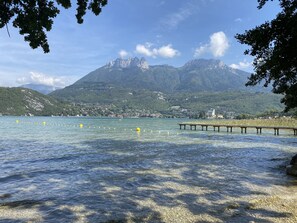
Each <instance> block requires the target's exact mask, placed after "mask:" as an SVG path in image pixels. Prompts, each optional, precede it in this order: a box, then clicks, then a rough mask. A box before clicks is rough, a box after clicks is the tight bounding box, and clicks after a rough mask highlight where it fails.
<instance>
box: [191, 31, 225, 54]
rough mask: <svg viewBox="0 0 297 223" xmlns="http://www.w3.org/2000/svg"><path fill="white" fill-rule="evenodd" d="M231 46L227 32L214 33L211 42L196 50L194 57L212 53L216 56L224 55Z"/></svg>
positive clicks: (210, 38)
mask: <svg viewBox="0 0 297 223" xmlns="http://www.w3.org/2000/svg"><path fill="white" fill-rule="evenodd" d="M229 47H230V45H229V40H228V38H227V36H226V34H225V33H224V32H222V31H220V32H216V33H213V34H212V35H210V37H209V43H206V44H203V45H201V46H200V47H198V48H197V49H196V50H195V54H194V57H199V56H201V55H203V54H206V53H211V54H212V55H213V56H214V57H222V56H224V55H225V53H226V51H227V50H228V48H229Z"/></svg>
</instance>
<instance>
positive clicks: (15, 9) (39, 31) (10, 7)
mask: <svg viewBox="0 0 297 223" xmlns="http://www.w3.org/2000/svg"><path fill="white" fill-rule="evenodd" d="M107 1H108V0H77V8H76V11H77V13H76V19H77V22H78V23H79V24H81V23H83V21H84V20H83V17H84V15H85V14H86V11H87V10H91V11H92V12H93V13H94V14H95V15H99V14H100V13H101V9H102V7H103V6H105V5H106V4H107ZM59 6H60V7H63V8H65V9H68V8H70V7H71V6H72V4H71V0H1V1H0V28H3V27H5V26H6V27H7V24H8V23H9V22H10V21H11V20H12V21H13V22H12V24H13V26H14V27H15V28H18V29H19V33H20V34H21V35H24V39H25V41H28V42H29V45H30V46H31V47H32V48H33V49H35V48H37V47H42V49H43V51H44V52H45V53H48V52H49V44H48V40H47V35H46V32H48V31H50V30H51V29H52V25H53V19H54V18H55V17H56V16H57V15H58V14H59V13H60V10H59V8H58V7H59Z"/></svg>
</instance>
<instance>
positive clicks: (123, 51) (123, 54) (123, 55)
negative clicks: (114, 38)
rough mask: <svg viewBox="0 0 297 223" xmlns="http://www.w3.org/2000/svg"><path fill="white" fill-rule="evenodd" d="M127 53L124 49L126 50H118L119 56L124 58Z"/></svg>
mask: <svg viewBox="0 0 297 223" xmlns="http://www.w3.org/2000/svg"><path fill="white" fill-rule="evenodd" d="M128 55H129V53H128V52H127V51H126V50H120V51H119V56H120V57H121V58H124V57H126V56H128Z"/></svg>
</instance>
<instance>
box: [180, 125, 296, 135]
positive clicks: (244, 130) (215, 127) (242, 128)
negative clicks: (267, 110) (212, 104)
mask: <svg viewBox="0 0 297 223" xmlns="http://www.w3.org/2000/svg"><path fill="white" fill-rule="evenodd" d="M187 126H188V127H189V129H190V130H197V127H200V128H201V130H202V131H204V130H205V131H208V129H209V127H212V129H213V131H218V132H220V130H221V128H225V129H226V131H227V132H232V131H233V128H240V131H241V133H242V134H243V133H245V134H246V133H247V129H256V132H257V134H262V129H271V130H272V129H273V130H274V135H279V132H280V130H289V131H290V130H292V131H293V133H294V135H295V136H297V127H280V126H249V125H229V124H211V123H209V124H205V123H179V128H180V129H184V130H186V129H187Z"/></svg>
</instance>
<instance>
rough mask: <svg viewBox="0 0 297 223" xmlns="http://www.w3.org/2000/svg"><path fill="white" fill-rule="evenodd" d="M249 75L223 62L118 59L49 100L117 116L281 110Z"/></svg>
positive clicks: (273, 99) (276, 100)
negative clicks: (109, 110)
mask: <svg viewBox="0 0 297 223" xmlns="http://www.w3.org/2000/svg"><path fill="white" fill-rule="evenodd" d="M248 76H249V73H247V72H244V71H241V70H237V69H233V68H230V67H228V66H227V65H225V64H224V63H223V62H221V61H219V60H205V59H199V60H192V61H189V62H187V63H186V64H185V65H183V66H182V67H178V68H176V67H173V66H169V65H154V66H150V65H148V63H147V62H146V61H145V59H144V58H141V59H139V58H137V57H136V58H130V59H116V60H114V61H111V62H109V63H107V64H106V65H105V66H103V67H100V68H98V69H96V70H94V71H92V72H90V73H89V74H87V75H86V76H84V77H83V78H81V79H80V80H78V81H77V82H75V83H74V84H73V85H70V86H68V87H66V88H64V89H61V90H57V91H54V92H52V93H51V94H50V96H53V97H55V98H57V99H60V100H64V101H68V102H75V103H84V104H93V105H100V106H102V105H103V106H111V107H112V108H113V111H115V112H117V113H123V112H126V111H127V110H129V111H131V110H133V111H135V110H138V109H142V110H145V111H148V112H160V113H162V114H168V113H171V110H170V109H171V107H175V108H176V107H180V108H181V110H180V113H182V111H187V114H189V113H195V112H196V113H197V112H199V111H205V110H207V109H209V108H210V107H218V108H219V109H221V110H223V111H235V112H237V113H252V114H256V113H258V112H264V111H266V110H282V105H281V104H280V102H279V101H280V97H278V96H277V95H273V94H270V93H264V92H263V90H262V88H259V87H258V88H257V87H256V88H246V87H245V83H246V82H247V77H248ZM260 92H262V93H260ZM198 105H199V106H198Z"/></svg>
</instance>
